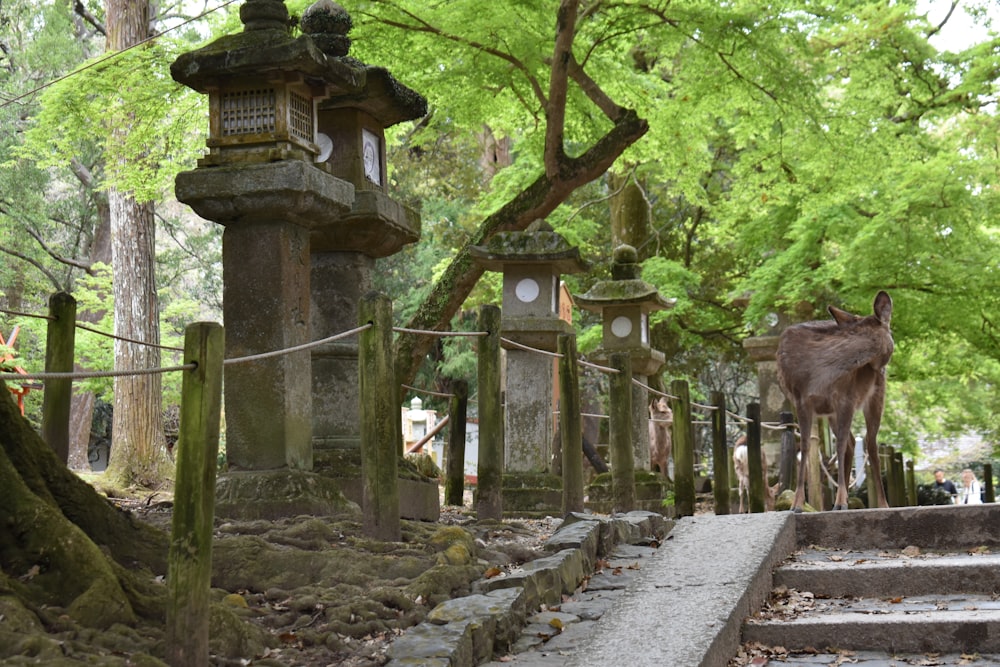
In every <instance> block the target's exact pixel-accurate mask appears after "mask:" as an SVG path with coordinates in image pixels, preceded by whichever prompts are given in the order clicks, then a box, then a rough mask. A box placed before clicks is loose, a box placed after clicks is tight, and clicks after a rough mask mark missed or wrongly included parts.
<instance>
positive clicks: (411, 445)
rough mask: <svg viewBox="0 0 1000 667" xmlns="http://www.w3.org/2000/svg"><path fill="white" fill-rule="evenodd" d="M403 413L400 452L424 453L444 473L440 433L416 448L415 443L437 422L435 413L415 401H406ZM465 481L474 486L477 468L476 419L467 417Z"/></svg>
mask: <svg viewBox="0 0 1000 667" xmlns="http://www.w3.org/2000/svg"><path fill="white" fill-rule="evenodd" d="M402 411H403V451H404V452H406V453H407V454H421V453H422V454H428V455H430V457H431V460H433V461H434V463H435V465H437V467H439V468H441V470H442V472H443V471H444V466H445V460H444V459H445V457H444V449H445V445H446V443H447V441H446V438H445V437H444V433H445V432H444V430H442V431H441V432H440V433H437V434H435V435H434V437H432V438H431V439H430V440H429V441H428V442H426V443H425V444H423V445H422V446H420V447H417V444H418V443H419V442H420V441H421V440H423V439H424V438H426V437H427V434H428V433H430V432H431V431H433V430H434V427H435V426H437V425H438V424H439V422H440V419H439V416H438V413H437V411H436V410H424V403H423V401H421V400H420V399H419V398H416V397H414V398H413V399H411V400H410V407H408V408H407V407H404V408H402ZM464 469H465V481H466V483H467V484H475V483H476V480H477V479H478V469H479V420H478V419H475V418H469V419H467V420H466V423H465V465H464Z"/></svg>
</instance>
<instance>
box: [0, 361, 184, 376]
mask: <svg viewBox="0 0 1000 667" xmlns="http://www.w3.org/2000/svg"><path fill="white" fill-rule="evenodd" d="M197 367H198V364H183V365H180V366H164V367H160V368H138V369H132V370H119V371H78V372H73V373H0V380H89V379H91V378H107V377H123V376H126V375H156V374H157V373H172V372H173V371H193V370H194V369H195V368H197Z"/></svg>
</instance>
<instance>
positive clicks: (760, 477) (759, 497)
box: [747, 403, 767, 514]
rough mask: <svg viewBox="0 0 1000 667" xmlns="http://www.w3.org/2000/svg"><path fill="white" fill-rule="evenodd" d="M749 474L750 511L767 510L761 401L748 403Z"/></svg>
mask: <svg viewBox="0 0 1000 667" xmlns="http://www.w3.org/2000/svg"><path fill="white" fill-rule="evenodd" d="M747 419H748V420H749V421H748V422H747V474H749V475H750V489H749V495H750V512H751V513H755V514H759V513H760V512H764V511H766V510H767V507H766V506H765V504H764V483H765V481H764V474H765V471H764V467H763V465H762V461H761V460H760V403H750V404H749V405H747Z"/></svg>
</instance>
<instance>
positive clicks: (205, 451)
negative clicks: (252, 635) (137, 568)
mask: <svg viewBox="0 0 1000 667" xmlns="http://www.w3.org/2000/svg"><path fill="white" fill-rule="evenodd" d="M224 353H225V335H224V332H223V329H222V327H221V326H220V325H218V324H215V323H213V322H198V323H195V324H191V325H189V326H188V327H187V329H186V330H185V332H184V362H185V363H186V364H187V363H195V364H197V366H196V368H194V369H193V370H189V371H184V376H183V379H182V383H181V385H182V386H181V414H180V437H179V439H178V441H177V481H176V483H175V485H174V512H173V517H172V522H173V523H172V528H171V534H170V550H169V553H168V555H167V628H166V642H165V645H166V651H167V662H168V663H169V664H170V665H172V667H200V666H201V665H207V664H208V625H209V615H210V614H209V597H210V596H209V592H210V584H211V578H212V522H213V520H214V518H215V473H216V469H217V468H218V455H219V424H220V422H221V413H222V358H223V355H224Z"/></svg>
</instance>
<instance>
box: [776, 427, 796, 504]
mask: <svg viewBox="0 0 1000 667" xmlns="http://www.w3.org/2000/svg"><path fill="white" fill-rule="evenodd" d="M778 419H779V420H780V421H781V423H782V424H784V425H785V430H784V431H782V432H781V460H780V461H779V462H778V464H779V467H778V482H779V483H780V484H781V486H780V487H778V488H780V489H794V488H795V483H796V480H795V469H796V468H798V466H797V465H796V462H797V461H796V458H795V451H796V450H795V422H794V418H793V417H792V413H791V412H780V413H778Z"/></svg>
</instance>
